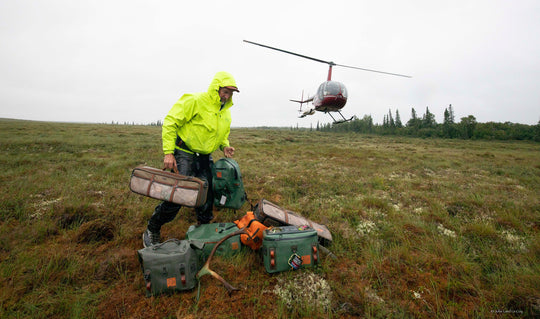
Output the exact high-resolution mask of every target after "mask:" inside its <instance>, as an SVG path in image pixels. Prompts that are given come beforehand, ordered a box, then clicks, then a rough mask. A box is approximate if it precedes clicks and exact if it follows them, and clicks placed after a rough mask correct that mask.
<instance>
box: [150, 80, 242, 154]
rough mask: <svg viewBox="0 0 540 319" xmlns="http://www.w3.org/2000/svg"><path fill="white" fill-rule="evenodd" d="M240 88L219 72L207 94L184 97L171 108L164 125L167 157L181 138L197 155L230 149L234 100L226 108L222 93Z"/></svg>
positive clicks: (186, 95) (164, 145) (163, 134)
mask: <svg viewBox="0 0 540 319" xmlns="http://www.w3.org/2000/svg"><path fill="white" fill-rule="evenodd" d="M225 86H234V87H236V81H235V80H234V78H233V77H232V75H231V74H229V73H227V72H218V73H216V75H215V76H214V79H213V80H212V82H211V83H210V86H209V87H208V91H207V92H200V93H193V94H184V95H183V96H182V97H181V98H180V99H179V100H178V101H177V102H176V103H175V104H174V105H173V107H172V108H171V110H170V111H169V113H168V114H167V116H166V117H165V119H164V121H163V127H162V132H161V135H162V136H161V137H162V140H163V153H164V154H165V155H166V154H172V153H174V150H175V148H179V147H178V146H177V145H176V137H177V136H179V137H180V138H181V139H182V141H183V142H184V143H185V144H186V146H187V147H188V148H189V149H190V150H192V151H193V152H196V153H200V154H211V153H212V152H214V151H215V150H217V149H218V148H219V149H223V148H224V147H227V146H229V133H230V131H231V112H230V111H229V109H230V108H231V106H232V105H233V101H232V98H230V99H229V100H228V101H227V102H226V103H225V105H224V106H223V108H222V107H221V101H220V99H219V89H220V88H221V87H225Z"/></svg>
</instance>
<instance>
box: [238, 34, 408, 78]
mask: <svg viewBox="0 0 540 319" xmlns="http://www.w3.org/2000/svg"><path fill="white" fill-rule="evenodd" d="M244 42H246V43H250V44H254V45H258V46H261V47H263V48H267V49H272V50H276V51H279V52H283V53H288V54H292V55H296V56H299V57H301V58H304V59H309V60H313V61H317V62H321V63H326V64H328V65H330V66H334V65H335V66H341V67H344V68H350V69H357V70H362V71H368V72H375V73H382V74H388V75H395V76H402V77H405V78H411V77H412V76H410V75H403V74H398V73H390V72H384V71H377V70H371V69H364V68H359V67H355V66H350V65H343V64H336V63H334V62H331V61H324V60H320V59H316V58H312V57H310V56H307V55H302V54H298V53H294V52H291V51H287V50H282V49H278V48H274V47H271V46H268V45H264V44H260V43H256V42H252V41H248V40H244Z"/></svg>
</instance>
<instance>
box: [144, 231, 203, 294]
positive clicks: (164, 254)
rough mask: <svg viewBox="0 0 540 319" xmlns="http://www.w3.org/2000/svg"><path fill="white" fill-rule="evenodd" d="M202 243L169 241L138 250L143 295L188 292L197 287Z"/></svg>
mask: <svg viewBox="0 0 540 319" xmlns="http://www.w3.org/2000/svg"><path fill="white" fill-rule="evenodd" d="M195 248H197V249H202V244H200V243H196V242H190V241H187V240H178V239H175V238H173V239H169V240H167V241H165V242H163V243H161V244H157V245H153V246H150V247H146V248H143V249H140V250H138V251H137V253H138V257H139V262H140V263H141V268H142V272H143V276H144V281H145V283H146V296H147V297H150V296H155V295H159V294H163V293H172V292H175V291H184V290H191V289H193V288H194V287H195V285H196V284H197V278H196V275H197V272H198V271H199V257H198V256H197V253H196V251H195Z"/></svg>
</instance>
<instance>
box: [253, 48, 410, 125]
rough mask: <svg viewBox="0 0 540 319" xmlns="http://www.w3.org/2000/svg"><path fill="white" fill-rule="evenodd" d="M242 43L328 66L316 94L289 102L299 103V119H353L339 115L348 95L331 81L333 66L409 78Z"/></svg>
mask: <svg viewBox="0 0 540 319" xmlns="http://www.w3.org/2000/svg"><path fill="white" fill-rule="evenodd" d="M244 42H246V43H250V44H254V45H258V46H261V47H263V48H267V49H272V50H276V51H280V52H283V53H288V54H292V55H296V56H299V57H301V58H305V59H309V60H313V61H317V62H321V63H326V64H328V66H329V69H328V78H327V80H326V81H325V82H323V83H321V85H319V88H318V89H317V93H316V94H315V95H314V96H312V97H309V98H308V99H306V100H304V96H303V95H304V94H303V93H302V98H301V99H300V100H290V101H292V102H297V103H300V110H299V111H300V113H302V114H301V115H300V117H306V116H307V115H313V114H315V111H319V112H324V113H328V115H330V117H331V118H332V120H334V124H339V123H343V122H348V121H350V120H352V119H353V118H352V117H351V118H350V119H346V118H345V117H344V116H343V114H341V109H342V108H343V107H344V106H345V104H346V103H347V97H348V94H347V88H346V87H345V85H344V84H343V83H341V82H337V81H332V67H333V66H341V67H345V68H351V69H357V70H362V71H369V72H376V73H382V74H388V75H395V76H402V77H406V78H410V77H411V76H409V75H403V74H397V73H389V72H383V71H377V70H371V69H364V68H358V67H354V66H349V65H343V64H337V63H334V62H331V61H324V60H320V59H316V58H312V57H309V56H306V55H302V54H298V53H294V52H290V51H286V50H282V49H278V48H274V47H271V46H267V45H264V44H260V43H255V42H251V41H247V40H244ZM309 102H312V104H313V108H310V109H308V110H306V111H303V112H302V105H303V104H304V103H309ZM332 112H337V113H338V114H339V115H340V116H341V118H342V119H339V120H337V121H336V119H335V118H334V116H332Z"/></svg>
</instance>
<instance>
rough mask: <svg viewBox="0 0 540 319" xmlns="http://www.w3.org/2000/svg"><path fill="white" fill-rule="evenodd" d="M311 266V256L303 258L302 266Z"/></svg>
mask: <svg viewBox="0 0 540 319" xmlns="http://www.w3.org/2000/svg"><path fill="white" fill-rule="evenodd" d="M309 264H311V256H310V255H304V256H302V265H309Z"/></svg>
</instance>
